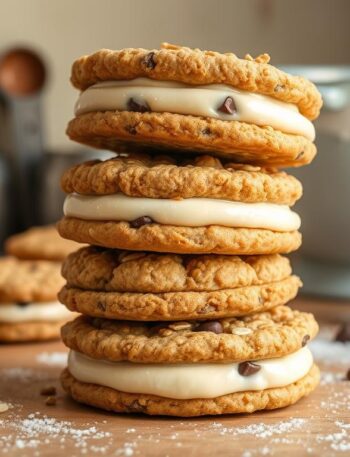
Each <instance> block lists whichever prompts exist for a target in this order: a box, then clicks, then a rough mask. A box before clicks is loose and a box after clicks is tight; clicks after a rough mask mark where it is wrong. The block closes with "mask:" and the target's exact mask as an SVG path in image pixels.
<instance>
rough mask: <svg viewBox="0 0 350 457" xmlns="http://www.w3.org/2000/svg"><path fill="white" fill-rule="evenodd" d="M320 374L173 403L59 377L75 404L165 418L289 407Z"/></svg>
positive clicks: (314, 370) (315, 371)
mask: <svg viewBox="0 0 350 457" xmlns="http://www.w3.org/2000/svg"><path fill="white" fill-rule="evenodd" d="M319 378H320V372H319V369H318V367H317V366H316V365H313V367H312V368H311V370H310V371H309V373H308V374H307V375H306V376H304V377H303V378H302V379H300V380H298V381H296V382H295V383H293V384H289V385H288V386H285V387H276V388H273V389H266V390H261V391H247V392H238V393H234V394H229V395H223V396H221V397H216V398H211V399H192V400H176V399H171V398H163V397H158V396H155V395H145V394H130V393H125V392H120V391H118V390H115V389H111V388H109V387H104V386H99V385H96V384H88V383H83V382H80V381H78V380H77V379H75V378H74V377H73V376H72V375H71V373H70V372H69V370H68V369H66V370H64V371H63V373H62V375H61V382H62V385H63V388H64V390H65V391H66V392H67V393H69V394H70V395H71V396H72V397H73V398H74V399H75V400H76V401H78V402H80V403H84V404H87V405H91V406H95V407H98V408H102V409H105V410H107V411H113V412H117V413H143V414H149V415H165V416H180V417H193V416H206V415H217V414H238V413H252V412H254V411H257V410H262V409H267V410H268V409H276V408H282V407H285V406H289V405H292V404H294V403H296V402H297V401H298V400H300V399H301V398H302V397H305V396H307V395H309V393H310V392H312V391H313V390H314V389H315V388H316V386H317V384H318V383H319Z"/></svg>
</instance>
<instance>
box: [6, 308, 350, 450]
mask: <svg viewBox="0 0 350 457" xmlns="http://www.w3.org/2000/svg"><path fill="white" fill-rule="evenodd" d="M313 304H314V305H315V303H313ZM296 305H297V306H298V305H300V306H302V307H305V306H306V307H307V302H305V300H303V301H298V302H296ZM323 306H332V304H331V303H328V304H323ZM334 331H335V328H334V327H333V326H330V325H328V324H327V325H324V326H323V327H322V331H321V336H320V338H319V339H318V340H317V342H315V343H314V345H313V350H314V353H315V358H316V360H317V362H318V363H319V365H320V367H321V369H322V380H321V385H320V386H319V387H318V388H317V390H316V391H315V392H314V393H313V394H311V395H310V396H309V397H308V398H305V399H302V400H301V401H300V402H299V403H297V404H296V405H294V406H291V407H289V408H286V409H281V410H276V411H270V412H261V413H255V414H253V415H239V416H218V417H204V418H194V419H182V418H179V419H174V418H159V417H145V416H141V415H115V414H111V413H107V412H103V411H99V410H96V409H93V408H90V407H86V406H83V405H79V404H76V403H75V402H74V401H72V400H70V399H69V398H67V397H66V395H65V394H64V393H63V391H62V389H61V387H60V385H59V381H58V376H59V373H60V371H61V370H62V368H63V367H64V365H65V358H66V349H65V348H64V346H63V345H62V344H61V343H60V342H50V343H40V344H39V343H38V344H28V345H24V344H20V345H2V346H0V403H1V402H5V403H7V404H9V406H10V408H9V409H8V410H7V411H4V412H2V413H0V455H6V456H9V457H15V456H21V457H26V456H30V457H40V456H43V457H47V456H58V457H60V456H69V457H73V456H82V455H87V456H95V455H96V456H128V457H131V456H135V457H136V456H152V457H156V456H162V457H163V456H164V457H165V456H169V457H179V456H186V457H191V456H203V457H206V456H208V457H209V456H211V457H212V456H213V455H218V456H220V457H223V456H242V457H253V456H258V455H276V456H277V455H278V456H280V455H293V456H295V455H300V456H302V455H315V456H320V455H324V456H327V457H329V456H337V455H339V456H348V455H350V381H347V380H345V376H346V372H347V370H348V369H349V368H350V343H347V344H342V343H335V342H330V341H328V340H329V339H332V335H333V333H334ZM51 386H55V387H56V389H57V402H56V405H51V406H49V405H46V404H45V403H46V397H45V396H43V395H41V391H42V389H43V388H45V387H51ZM0 409H1V404H0Z"/></svg>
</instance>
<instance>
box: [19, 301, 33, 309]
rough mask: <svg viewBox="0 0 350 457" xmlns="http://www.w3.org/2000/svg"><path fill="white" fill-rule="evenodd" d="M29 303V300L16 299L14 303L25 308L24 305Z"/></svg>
mask: <svg viewBox="0 0 350 457" xmlns="http://www.w3.org/2000/svg"><path fill="white" fill-rule="evenodd" d="M29 303H30V302H29V301H18V302H17V303H16V305H17V306H19V307H20V308H25V307H26V306H28V305H29Z"/></svg>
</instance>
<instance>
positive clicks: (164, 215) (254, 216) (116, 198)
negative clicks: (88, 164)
mask: <svg viewBox="0 0 350 457" xmlns="http://www.w3.org/2000/svg"><path fill="white" fill-rule="evenodd" d="M63 211H64V214H65V216H69V217H76V218H79V219H85V220H96V221H127V222H131V221H134V220H135V219H138V218H139V217H142V216H148V217H150V218H151V219H152V220H153V221H154V222H156V223H159V224H164V225H177V226H185V227H202V226H208V225H223V226H226V227H244V228H263V229H269V230H275V231H280V232H284V231H292V230H298V229H299V227H300V217H299V216H298V214H296V213H295V212H293V211H292V210H291V209H290V208H289V207H288V206H285V205H276V204H273V203H242V202H232V201H228V200H217V199H213V198H185V199H182V200H170V199H169V200H168V199H157V198H138V197H129V196H127V195H124V194H112V195H102V196H88V195H79V194H70V195H68V196H67V197H66V200H65V202H64V207H63Z"/></svg>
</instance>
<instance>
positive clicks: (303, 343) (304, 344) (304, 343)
mask: <svg viewBox="0 0 350 457" xmlns="http://www.w3.org/2000/svg"><path fill="white" fill-rule="evenodd" d="M309 340H310V335H305V336H304V338H303V339H302V341H301V346H302V347H304V346H306V345H307V343H308V341H309Z"/></svg>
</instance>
